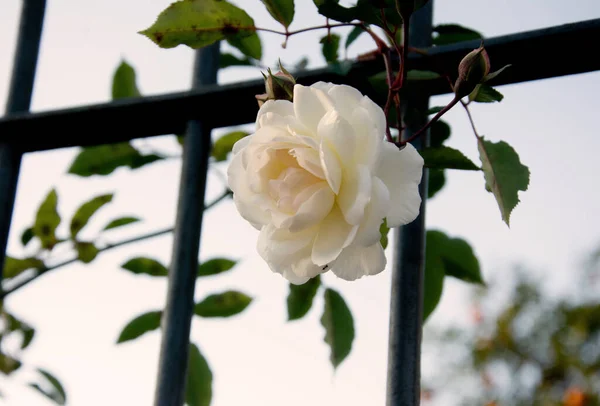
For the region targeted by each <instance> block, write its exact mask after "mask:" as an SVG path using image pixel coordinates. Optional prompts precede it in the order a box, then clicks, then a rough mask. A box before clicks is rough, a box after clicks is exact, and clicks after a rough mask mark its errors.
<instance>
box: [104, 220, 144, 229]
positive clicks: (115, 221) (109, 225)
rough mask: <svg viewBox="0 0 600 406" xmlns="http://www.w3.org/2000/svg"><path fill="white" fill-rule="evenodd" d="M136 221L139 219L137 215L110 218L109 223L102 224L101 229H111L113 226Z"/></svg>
mask: <svg viewBox="0 0 600 406" xmlns="http://www.w3.org/2000/svg"><path fill="white" fill-rule="evenodd" d="M138 221H140V219H139V218H138V217H119V218H116V219H114V220H112V221H111V222H110V223H108V224H107V225H106V226H104V228H103V229H102V230H103V231H106V230H111V229H113V228H117V227H123V226H126V225H128V224H131V223H137V222H138Z"/></svg>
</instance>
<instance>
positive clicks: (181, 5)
mask: <svg viewBox="0 0 600 406" xmlns="http://www.w3.org/2000/svg"><path fill="white" fill-rule="evenodd" d="M255 30H256V27H255V26H254V20H253V19H252V17H250V16H249V15H248V13H246V12H245V11H244V10H242V9H241V8H239V7H236V6H234V5H233V4H231V3H229V2H227V1H224V0H185V1H177V2H174V3H171V5H170V6H169V7H167V8H166V9H165V10H164V11H163V12H161V13H160V14H159V16H158V18H157V19H156V21H155V23H154V24H153V25H152V26H151V27H149V28H147V29H146V30H144V31H140V34H142V35H145V36H146V37H148V38H149V39H151V40H152V41H153V42H154V43H156V44H157V45H158V46H160V47H161V48H174V47H176V46H178V45H182V44H183V45H187V46H189V47H190V48H194V49H197V48H202V47H205V46H208V45H211V44H213V43H215V42H217V41H220V40H222V39H225V38H226V37H227V38H228V39H229V40H231V39H232V38H239V39H241V38H244V37H247V36H251V35H256V32H255ZM256 59H260V57H259V58H256Z"/></svg>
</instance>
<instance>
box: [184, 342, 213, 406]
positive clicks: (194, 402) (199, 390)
mask: <svg viewBox="0 0 600 406" xmlns="http://www.w3.org/2000/svg"><path fill="white" fill-rule="evenodd" d="M212 381H213V375H212V372H211V370H210V366H209V365H208V362H207V361H206V359H205V358H204V356H203V355H202V353H201V352H200V350H199V349H198V347H197V346H196V345H195V344H193V343H190V349H189V355H188V368H187V376H186V384H185V402H186V404H187V405H188V406H209V405H210V402H211V400H212Z"/></svg>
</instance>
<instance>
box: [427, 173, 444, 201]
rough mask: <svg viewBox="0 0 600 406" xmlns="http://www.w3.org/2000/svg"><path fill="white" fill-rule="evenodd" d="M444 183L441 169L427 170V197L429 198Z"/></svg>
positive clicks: (440, 188)
mask: <svg viewBox="0 0 600 406" xmlns="http://www.w3.org/2000/svg"><path fill="white" fill-rule="evenodd" d="M445 184H446V175H445V174H444V170H443V169H430V170H429V183H428V184H427V198H428V199H431V198H432V197H433V196H435V195H436V193H437V192H439V191H440V190H442V188H443V187H444V185H445Z"/></svg>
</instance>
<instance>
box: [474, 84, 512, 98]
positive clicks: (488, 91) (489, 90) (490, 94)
mask: <svg viewBox="0 0 600 406" xmlns="http://www.w3.org/2000/svg"><path fill="white" fill-rule="evenodd" d="M502 99H504V96H503V95H502V93H500V92H499V91H497V90H496V89H494V88H493V87H491V86H488V85H485V84H480V85H477V86H475V89H473V91H472V92H471V93H470V94H469V100H470V101H476V102H479V103H493V102H499V101H502Z"/></svg>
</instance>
